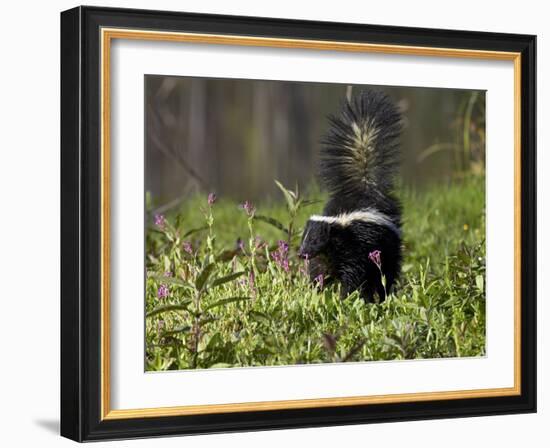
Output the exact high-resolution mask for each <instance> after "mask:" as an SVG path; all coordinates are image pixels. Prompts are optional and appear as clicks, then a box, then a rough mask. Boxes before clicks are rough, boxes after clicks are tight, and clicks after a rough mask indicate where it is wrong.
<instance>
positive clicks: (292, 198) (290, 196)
mask: <svg viewBox="0 0 550 448" xmlns="http://www.w3.org/2000/svg"><path fill="white" fill-rule="evenodd" d="M275 183H276V184H277V187H279V190H281V191H282V192H283V194H284V196H285V199H286V203H287V205H288V209H289V210H292V209H294V206H295V203H296V194H294V192H292V191H290V190H287V189H286V188H285V187H283V184H281V182H279V181H278V180H276V181H275Z"/></svg>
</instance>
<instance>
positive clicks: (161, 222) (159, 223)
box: [155, 215, 166, 229]
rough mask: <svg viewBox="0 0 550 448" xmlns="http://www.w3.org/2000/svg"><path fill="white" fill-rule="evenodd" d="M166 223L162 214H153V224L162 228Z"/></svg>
mask: <svg viewBox="0 0 550 448" xmlns="http://www.w3.org/2000/svg"><path fill="white" fill-rule="evenodd" d="M165 224H166V220H165V219H164V215H155V225H156V226H157V227H158V228H160V229H163V228H164V225H165Z"/></svg>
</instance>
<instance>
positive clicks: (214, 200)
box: [208, 193, 217, 206]
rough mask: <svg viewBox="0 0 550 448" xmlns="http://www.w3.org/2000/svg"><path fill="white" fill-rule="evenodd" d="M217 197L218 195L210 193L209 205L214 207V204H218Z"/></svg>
mask: <svg viewBox="0 0 550 448" xmlns="http://www.w3.org/2000/svg"><path fill="white" fill-rule="evenodd" d="M216 199H217V196H216V193H210V194H209V195H208V205H210V206H212V205H214V202H216Z"/></svg>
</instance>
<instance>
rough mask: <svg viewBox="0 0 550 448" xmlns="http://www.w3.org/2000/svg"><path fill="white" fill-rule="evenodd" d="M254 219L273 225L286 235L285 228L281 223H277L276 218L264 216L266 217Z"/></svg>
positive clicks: (261, 216) (259, 216) (260, 216)
mask: <svg viewBox="0 0 550 448" xmlns="http://www.w3.org/2000/svg"><path fill="white" fill-rule="evenodd" d="M254 219H257V220H258V221H263V222H266V223H268V224H271V225H272V226H273V227H276V228H277V229H279V230H280V231H282V232H285V233H286V228H285V226H284V225H283V224H282V223H281V222H280V221H277V220H276V219H275V218H271V217H269V216H264V215H254Z"/></svg>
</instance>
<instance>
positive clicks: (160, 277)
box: [148, 274, 189, 286]
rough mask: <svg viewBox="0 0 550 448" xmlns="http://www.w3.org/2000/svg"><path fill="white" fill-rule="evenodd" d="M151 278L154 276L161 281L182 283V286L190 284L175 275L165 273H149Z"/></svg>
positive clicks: (154, 278) (173, 283)
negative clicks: (167, 275)
mask: <svg viewBox="0 0 550 448" xmlns="http://www.w3.org/2000/svg"><path fill="white" fill-rule="evenodd" d="M148 277H149V278H152V279H153V280H156V281H158V282H160V283H168V284H171V285H180V286H189V284H188V283H186V282H184V281H183V280H180V279H179V278H174V277H165V276H164V275H158V274H151V275H148Z"/></svg>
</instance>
